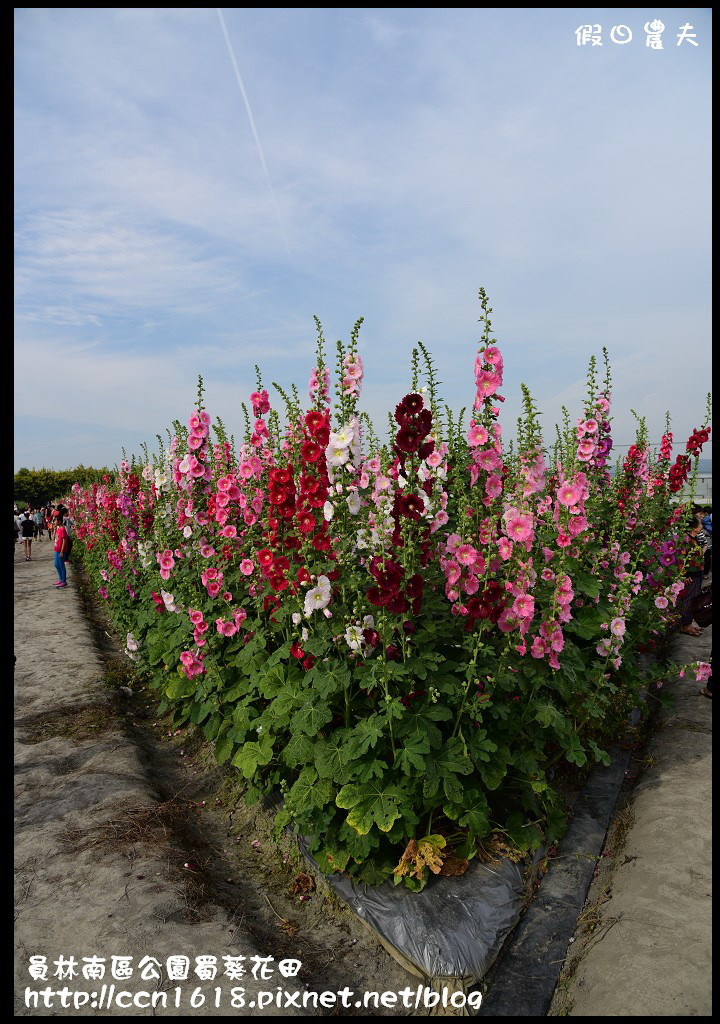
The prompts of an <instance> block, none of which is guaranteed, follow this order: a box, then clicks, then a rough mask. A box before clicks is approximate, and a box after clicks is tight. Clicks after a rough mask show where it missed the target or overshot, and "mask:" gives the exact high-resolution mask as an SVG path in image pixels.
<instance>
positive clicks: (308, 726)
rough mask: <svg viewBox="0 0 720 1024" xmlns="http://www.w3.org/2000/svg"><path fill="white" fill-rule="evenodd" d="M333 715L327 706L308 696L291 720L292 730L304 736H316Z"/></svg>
mask: <svg viewBox="0 0 720 1024" xmlns="http://www.w3.org/2000/svg"><path fill="white" fill-rule="evenodd" d="M332 717H333V713H332V711H331V710H330V708H329V707H328V706H327V704H323V703H322V702H320V701H318V700H317V699H316V698H315V697H314V696H309V697H308V698H307V699H306V701H305V703H304V704H303V705H302V707H301V708H300V710H299V711H298V712H297V714H296V715H295V716H294V718H293V730H294V731H295V732H296V733H298V732H301V733H305V735H306V736H317V734H318V733H319V732H320V730H321V729H322V727H323V726H324V725H327V723H328V722H330V721H332Z"/></svg>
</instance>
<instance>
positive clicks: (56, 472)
mask: <svg viewBox="0 0 720 1024" xmlns="http://www.w3.org/2000/svg"><path fill="white" fill-rule="evenodd" d="M109 472H110V470H109V469H107V468H104V469H94V468H93V467H92V466H83V465H82V464H81V465H79V466H76V467H75V469H27V468H25V467H23V468H22V469H19V470H18V472H17V473H16V474H15V483H14V488H13V497H14V499H15V503H16V504H24V505H31V506H32V507H33V508H38V507H39V506H41V505H47V504H48V503H49V502H51V501H54V500H55V499H57V498H62V497H63V496H64V495H66V494H67V492H68V491H69V490H70V488H71V487H72V485H73V484H74V483H79V484H81V485H82V486H83V487H87V486H88V485H89V484H93V483H100V482H101V481H102V477H103V474H104V473H109Z"/></svg>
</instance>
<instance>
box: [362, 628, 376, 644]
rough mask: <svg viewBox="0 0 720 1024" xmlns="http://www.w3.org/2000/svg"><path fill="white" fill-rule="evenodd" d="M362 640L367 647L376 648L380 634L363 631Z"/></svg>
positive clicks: (371, 630)
mask: <svg viewBox="0 0 720 1024" xmlns="http://www.w3.org/2000/svg"><path fill="white" fill-rule="evenodd" d="M362 633H363V639H364V640H365V643H366V644H367V645H368V647H377V645H378V641H379V640H380V634H379V633H378V632H377V630H375V629H364V630H363V631H362Z"/></svg>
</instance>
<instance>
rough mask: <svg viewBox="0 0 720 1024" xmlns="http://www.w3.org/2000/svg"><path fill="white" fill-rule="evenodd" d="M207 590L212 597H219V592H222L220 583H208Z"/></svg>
mask: <svg viewBox="0 0 720 1024" xmlns="http://www.w3.org/2000/svg"><path fill="white" fill-rule="evenodd" d="M207 592H208V594H209V595H210V597H217V596H218V594H219V593H220V584H219V583H208V585H207Z"/></svg>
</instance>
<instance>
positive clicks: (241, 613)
mask: <svg viewBox="0 0 720 1024" xmlns="http://www.w3.org/2000/svg"><path fill="white" fill-rule="evenodd" d="M246 618H247V612H246V611H245V609H244V608H236V609H235V611H234V612H233V621H234V622H235V625H236V626H239V625H240V623H241V622H244V621H245V619H246Z"/></svg>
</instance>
